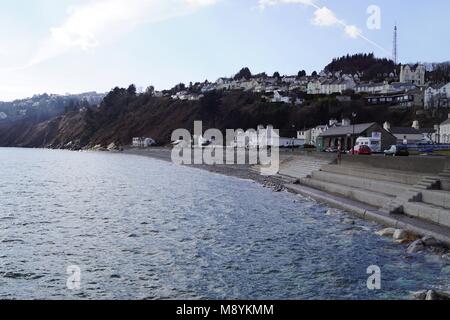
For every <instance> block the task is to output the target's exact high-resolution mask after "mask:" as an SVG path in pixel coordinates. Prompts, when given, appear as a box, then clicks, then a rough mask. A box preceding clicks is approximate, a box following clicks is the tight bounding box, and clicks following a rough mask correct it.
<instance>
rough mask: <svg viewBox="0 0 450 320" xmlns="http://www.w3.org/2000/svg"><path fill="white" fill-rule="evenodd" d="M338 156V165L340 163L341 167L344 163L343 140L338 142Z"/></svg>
mask: <svg viewBox="0 0 450 320" xmlns="http://www.w3.org/2000/svg"><path fill="white" fill-rule="evenodd" d="M337 154H338V156H337V163H338V165H340V164H341V162H342V142H341V139H339V142H338V148H337Z"/></svg>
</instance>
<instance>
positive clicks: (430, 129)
mask: <svg viewBox="0 0 450 320" xmlns="http://www.w3.org/2000/svg"><path fill="white" fill-rule="evenodd" d="M417 131H419V132H420V133H435V132H436V129H434V128H420V129H418V130H417Z"/></svg>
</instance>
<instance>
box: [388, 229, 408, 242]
mask: <svg viewBox="0 0 450 320" xmlns="http://www.w3.org/2000/svg"><path fill="white" fill-rule="evenodd" d="M392 237H393V238H394V240H405V239H407V238H408V233H407V232H406V231H405V230H402V229H397V230H395V232H394V234H393V235H392Z"/></svg>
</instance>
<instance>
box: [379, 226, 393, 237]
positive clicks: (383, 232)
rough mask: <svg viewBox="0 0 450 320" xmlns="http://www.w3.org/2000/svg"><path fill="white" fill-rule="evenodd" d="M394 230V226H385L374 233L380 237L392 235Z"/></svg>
mask: <svg viewBox="0 0 450 320" xmlns="http://www.w3.org/2000/svg"><path fill="white" fill-rule="evenodd" d="M395 231H396V229H395V228H386V229H383V230H380V231H378V232H376V234H377V235H379V236H381V237H392V236H393V235H394V233H395Z"/></svg>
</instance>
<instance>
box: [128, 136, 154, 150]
mask: <svg viewBox="0 0 450 320" xmlns="http://www.w3.org/2000/svg"><path fill="white" fill-rule="evenodd" d="M155 144H156V141H155V140H153V139H152V138H146V137H136V138H133V147H135V148H148V147H151V146H154V145H155Z"/></svg>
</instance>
